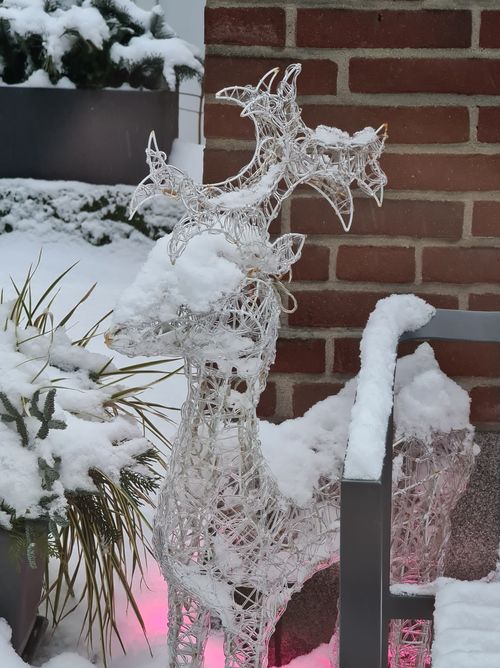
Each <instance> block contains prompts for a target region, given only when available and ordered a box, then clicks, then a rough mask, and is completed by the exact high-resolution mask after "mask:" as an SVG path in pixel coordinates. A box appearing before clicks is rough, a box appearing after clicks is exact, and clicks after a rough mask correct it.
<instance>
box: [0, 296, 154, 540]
mask: <svg viewBox="0 0 500 668" xmlns="http://www.w3.org/2000/svg"><path fill="white" fill-rule="evenodd" d="M11 309H12V303H4V304H2V305H0V325H1V326H0V368H1V369H2V373H1V375H0V392H2V393H4V394H5V396H6V397H7V398H8V399H9V401H10V402H11V404H13V406H14V407H15V408H16V409H17V410H18V411H20V412H21V413H23V411H24V406H26V404H27V402H28V400H29V399H31V397H32V396H33V394H34V393H35V392H36V391H37V390H40V391H41V401H40V405H42V406H43V401H44V399H45V392H46V391H47V389H49V388H58V389H57V391H56V396H55V413H54V419H56V420H62V421H63V422H65V423H66V425H67V427H66V429H64V430H55V429H54V430H50V431H49V434H48V436H47V438H45V439H43V440H42V439H40V438H38V437H37V432H38V430H39V428H40V422H39V421H38V419H36V417H34V416H30V415H27V416H26V418H25V424H26V427H27V430H28V436H29V443H28V447H24V446H23V443H22V440H21V437H20V435H19V433H18V431H17V429H16V426H15V423H13V422H2V421H1V420H0V443H1V448H0V470H1V471H2V475H1V476H0V499H1V500H2V501H3V503H4V505H5V506H8V507H9V508H10V509H12V510H13V511H14V513H15V515H16V516H17V517H28V518H37V517H41V516H45V517H46V516H47V514H48V516H49V517H51V516H52V517H55V516H60V515H63V514H64V510H65V507H66V498H65V491H70V490H74V491H95V486H94V484H93V482H92V479H91V478H90V476H89V470H90V469H98V470H100V471H102V472H103V473H104V474H105V475H107V476H109V477H110V478H111V479H112V480H114V481H116V482H118V481H119V477H120V470H121V469H122V468H123V467H134V468H135V467H137V463H136V461H135V459H134V456H136V455H138V454H140V453H143V452H145V451H146V450H148V449H149V448H150V447H151V445H150V443H149V442H148V441H147V440H146V439H145V438H143V437H142V433H141V431H140V429H139V427H138V425H137V423H136V422H135V421H134V420H133V419H132V420H129V419H127V418H125V417H122V416H117V417H112V416H111V415H110V414H109V413H108V411H106V409H105V405H106V402H107V401H108V400H109V399H110V397H111V395H112V394H113V393H114V392H116V391H117V389H118V386H117V385H113V386H111V387H102V386H100V385H98V384H97V383H96V382H95V381H94V380H93V379H92V373H93V372H94V373H95V372H97V371H99V370H100V369H102V368H103V367H104V366H105V365H106V364H108V362H109V358H107V357H105V356H104V355H100V354H98V353H91V352H89V351H87V350H86V349H84V348H79V347H77V346H73V345H72V343H71V340H70V339H69V337H68V335H67V334H66V332H65V331H64V329H63V328H59V329H56V330H55V331H53V332H49V333H47V334H46V335H42V336H39V335H38V330H37V329H35V328H34V327H27V328H26V329H24V328H22V329H18V328H16V326H15V325H14V323H13V322H12V321H11V320H10V319H9V315H10V312H11ZM47 361H48V362H49V364H48V365H47V366H46V363H47ZM111 368H113V367H112V366H108V370H110V369H111ZM28 406H29V402H28ZM0 413H6V407H5V406H4V404H3V403H2V402H0ZM55 457H60V459H61V462H60V470H59V473H60V478H59V479H58V480H56V481H55V482H54V484H53V487H52V490H51V493H54V494H55V495H56V498H55V499H54V500H53V501H51V502H50V504H49V507H48V509H47V510H44V509H43V508H42V507H41V505H40V503H41V500H42V498H43V497H46V496H47V490H46V489H45V490H44V489H43V488H42V486H41V480H40V474H39V466H38V459H39V458H41V459H43V460H45V461H46V462H47V463H48V464H49V465H51V466H52V465H54V461H55V460H54V458H55ZM0 524H1V525H2V526H5V527H9V526H10V518H9V517H8V515H7V513H5V512H4V513H1V514H0Z"/></svg>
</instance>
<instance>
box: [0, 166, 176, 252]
mask: <svg viewBox="0 0 500 668" xmlns="http://www.w3.org/2000/svg"><path fill="white" fill-rule="evenodd" d="M133 190H134V187H133V186H126V185H116V186H115V185H113V186H96V185H91V184H88V183H79V182H76V181H42V180H33V179H0V234H3V233H6V232H14V231H20V232H28V231H29V232H34V233H36V234H37V235H43V236H44V237H45V238H47V235H50V234H51V233H52V232H63V231H66V232H70V233H71V234H75V235H78V236H81V237H82V238H83V239H85V240H86V241H88V242H89V243H91V244H93V245H95V246H103V245H105V244H108V243H111V242H112V241H116V240H117V239H128V238H134V237H136V238H144V237H148V238H149V239H155V240H156V239H158V238H160V237H162V236H163V235H165V234H167V233H168V232H170V231H171V229H172V228H173V226H174V225H175V224H176V223H177V221H178V220H180V218H181V217H182V216H183V215H184V207H183V205H182V203H181V202H179V200H176V199H174V198H168V199H167V198H166V197H164V198H161V199H160V198H155V199H152V200H150V201H149V202H147V203H146V204H145V205H144V207H143V208H142V210H141V212H140V213H138V214H136V215H135V216H134V217H133V218H132V219H130V218H129V213H128V203H129V201H130V197H131V195H132V192H133Z"/></svg>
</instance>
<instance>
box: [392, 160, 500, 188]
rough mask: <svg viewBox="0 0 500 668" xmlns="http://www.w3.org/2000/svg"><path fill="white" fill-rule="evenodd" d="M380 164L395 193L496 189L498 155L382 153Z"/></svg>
mask: <svg viewBox="0 0 500 668" xmlns="http://www.w3.org/2000/svg"><path fill="white" fill-rule="evenodd" d="M381 164H382V166H383V168H384V170H385V172H386V173H387V177H388V179H389V183H390V187H391V188H392V189H394V190H441V191H446V192H453V191H469V190H477V191H488V190H498V188H499V183H500V154H495V155H482V154H472V155H448V154H425V155H424V154H418V153H413V154H406V155H397V154H394V153H393V154H385V155H383V156H382V160H381Z"/></svg>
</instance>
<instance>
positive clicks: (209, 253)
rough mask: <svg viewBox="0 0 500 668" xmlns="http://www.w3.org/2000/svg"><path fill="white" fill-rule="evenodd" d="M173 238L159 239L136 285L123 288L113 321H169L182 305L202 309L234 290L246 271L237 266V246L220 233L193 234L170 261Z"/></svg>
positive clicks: (131, 322)
mask: <svg viewBox="0 0 500 668" xmlns="http://www.w3.org/2000/svg"><path fill="white" fill-rule="evenodd" d="M168 244H169V238H168V237H164V238H163V239H160V240H159V241H157V243H156V245H155V246H154V248H153V249H152V250H151V252H150V254H149V257H148V259H147V260H146V263H145V264H144V266H143V268H142V270H141V271H140V272H139V274H138V275H137V278H136V279H135V281H134V282H133V284H132V285H131V286H130V287H129V288H128V289H126V290H125V291H124V293H123V295H122V296H121V298H120V301H119V302H118V305H117V307H116V309H115V312H114V315H113V322H114V323H115V325H119V324H120V323H123V322H126V323H127V325H128V326H133V325H134V324H135V325H138V326H139V325H142V324H143V323H144V322H149V321H155V320H158V321H160V322H162V323H168V322H169V321H172V320H174V319H175V318H176V317H177V316H178V315H179V309H180V307H182V306H186V307H188V308H189V309H190V310H191V311H192V312H194V313H203V312H206V311H208V310H209V308H210V306H211V305H212V304H213V303H214V302H216V301H217V300H218V299H220V298H221V297H222V296H224V295H225V294H229V293H231V292H233V291H234V290H235V288H236V286H237V285H238V284H239V283H240V282H241V281H242V280H243V278H244V275H243V272H242V271H241V269H240V268H239V267H238V266H237V264H236V261H237V249H236V246H235V245H234V244H231V243H230V242H229V241H228V240H227V239H226V237H225V236H224V235H222V234H210V232H205V233H202V234H199V235H198V236H195V237H193V238H192V239H191V240H190V242H189V244H188V245H187V247H186V250H185V251H184V253H183V254H182V255H181V256H180V257H179V258H178V259H177V260H176V262H175V264H172V262H171V261H170V257H169V254H168Z"/></svg>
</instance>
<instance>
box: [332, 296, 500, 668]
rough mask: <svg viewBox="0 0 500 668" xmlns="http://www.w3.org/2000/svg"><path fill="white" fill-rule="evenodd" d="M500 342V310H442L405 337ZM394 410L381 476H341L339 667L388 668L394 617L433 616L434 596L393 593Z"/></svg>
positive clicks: (404, 335) (426, 617)
mask: <svg viewBox="0 0 500 668" xmlns="http://www.w3.org/2000/svg"><path fill="white" fill-rule="evenodd" d="M414 340H426V341H436V340H446V341H471V342H485V343H486V342H488V343H500V312H486V311H454V310H448V309H437V310H436V314H435V315H434V317H433V318H432V320H431V321H430V322H429V323H428V324H427V325H425V326H424V327H422V328H421V329H419V330H417V331H415V332H407V333H405V334H403V336H401V338H400V342H402V341H414ZM392 444H393V419H392V415H391V417H390V419H389V421H388V425H387V435H386V451H385V457H384V463H383V468H382V474H381V477H380V478H379V479H378V480H353V479H347V478H345V477H344V478H342V481H341V523H340V606H339V610H340V624H341V633H340V646H339V668H387V665H388V632H389V621H390V620H391V619H432V616H433V611H434V596H427V595H415V596H406V595H396V594H391V592H390V565H391V564H390V557H391V509H392Z"/></svg>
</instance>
